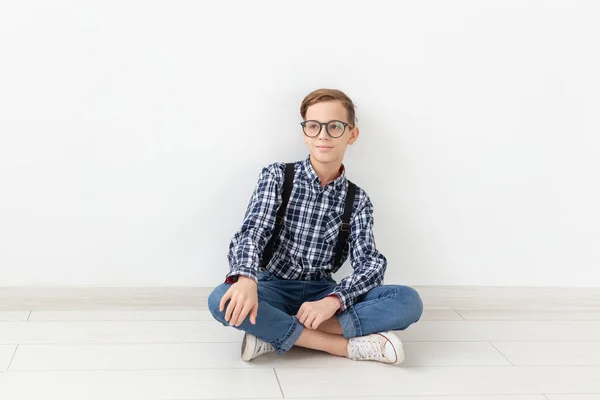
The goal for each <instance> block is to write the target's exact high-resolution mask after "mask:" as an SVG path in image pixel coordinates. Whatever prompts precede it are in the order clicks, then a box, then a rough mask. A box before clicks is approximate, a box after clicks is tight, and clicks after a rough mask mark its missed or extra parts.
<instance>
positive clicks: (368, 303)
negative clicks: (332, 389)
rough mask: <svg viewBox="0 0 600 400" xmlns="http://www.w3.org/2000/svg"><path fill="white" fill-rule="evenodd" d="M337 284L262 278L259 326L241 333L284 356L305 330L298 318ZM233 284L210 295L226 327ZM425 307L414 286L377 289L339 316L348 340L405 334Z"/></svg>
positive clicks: (265, 275)
mask: <svg viewBox="0 0 600 400" xmlns="http://www.w3.org/2000/svg"><path fill="white" fill-rule="evenodd" d="M336 285H337V283H336V281H335V280H333V278H328V279H324V280H320V281H297V280H287V279H280V278H278V277H276V276H275V275H273V274H272V273H271V272H269V271H267V270H261V271H260V272H259V274H258V313H257V317H256V325H253V324H252V323H251V322H250V320H249V318H248V317H246V318H245V319H244V322H242V324H241V325H240V326H238V327H235V328H236V329H239V330H242V331H245V332H249V333H251V334H253V335H254V336H256V337H258V338H259V339H261V340H263V341H265V342H268V343H271V344H272V345H273V346H274V347H275V350H276V351H277V353H278V354H283V353H285V352H287V351H288V350H289V349H291V348H292V346H293V345H294V343H296V341H297V340H298V338H299V337H300V334H301V333H302V331H303V329H304V326H303V325H302V324H300V322H298V319H297V318H296V316H295V315H296V314H297V313H298V310H299V308H300V306H301V305H302V303H304V302H307V301H317V300H320V299H322V298H324V297H325V296H327V295H328V294H330V293H331V292H332V291H333V289H334V287H335V286H336ZM230 287H231V284H229V283H223V284H221V285H219V286H217V288H216V289H215V290H213V292H212V293H211V294H210V296H209V298H208V308H209V310H210V312H211V313H212V315H213V316H214V317H215V319H216V320H217V321H219V322H220V323H222V324H223V325H225V326H229V323H228V322H227V321H226V320H225V310H223V311H222V312H221V311H219V304H220V302H221V298H222V297H223V295H224V294H225V292H227V290H229V288H230ZM422 313H423V303H422V301H421V298H420V296H419V294H418V293H417V291H416V290H414V289H413V288H410V287H408V286H395V285H383V286H378V287H376V288H373V289H371V290H370V291H369V292H368V293H366V294H364V295H362V296H361V297H360V298H359V299H358V301H357V302H356V303H355V304H354V305H353V306H351V307H349V308H348V309H347V310H346V311H344V312H343V313H340V314H337V315H336V316H335V317H337V319H338V321H339V323H340V325H341V327H342V331H343V335H344V337H346V338H352V337H357V336H364V335H369V334H371V333H377V332H384V331H389V330H404V329H406V328H408V327H409V326H410V325H412V324H414V323H415V322H417V321H418V320H419V319H420V318H421V314H422Z"/></svg>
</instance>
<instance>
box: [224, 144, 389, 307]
mask: <svg viewBox="0 0 600 400" xmlns="http://www.w3.org/2000/svg"><path fill="white" fill-rule="evenodd" d="M284 176H285V163H282V162H276V163H273V164H270V165H268V166H266V167H264V168H263V169H262V171H261V173H260V176H259V179H258V183H257V185H256V187H255V190H254V193H253V194H252V197H251V199H250V203H249V205H248V208H247V210H246V213H245V216H244V220H243V223H242V227H241V228H240V229H239V230H238V231H237V232H236V233H235V235H234V236H233V239H232V240H231V243H230V245H229V253H228V256H227V258H228V260H229V266H230V272H229V273H228V274H227V280H230V279H231V278H232V277H234V276H237V275H243V276H246V277H249V278H252V279H254V280H257V270H258V266H259V263H260V260H261V256H262V253H263V250H264V248H265V247H266V245H267V242H268V241H269V239H270V237H271V235H272V231H273V227H274V225H275V218H276V215H277V209H278V208H279V205H280V204H281V202H282V194H283V181H284ZM347 191H348V181H347V179H346V171H345V167H344V166H343V165H342V167H341V176H340V177H338V178H337V179H336V180H335V181H333V182H330V183H329V184H327V185H326V186H325V187H322V186H321V182H320V179H319V177H318V176H317V174H316V172H315V170H314V169H313V167H312V165H311V163H310V156H308V157H306V159H304V160H302V161H297V162H296V163H295V172H294V185H293V189H292V193H291V195H290V199H289V202H288V207H287V211H286V215H285V218H284V225H283V227H282V229H281V234H280V239H281V242H280V244H279V245H277V243H276V244H275V246H274V248H273V257H272V258H271V260H270V262H269V264H268V265H267V266H266V269H267V270H268V271H269V272H271V273H273V274H274V275H275V276H277V277H279V278H282V279H294V280H319V279H323V278H326V277H328V276H330V275H331V274H332V273H334V272H336V271H337V270H338V269H339V267H340V266H341V265H340V266H338V267H337V268H335V267H334V265H333V263H334V258H335V247H336V244H337V239H338V235H339V232H340V226H341V223H342V216H343V212H344V203H345V200H346V193H347ZM350 225H351V228H350V238H349V245H346V246H345V248H344V250H343V252H342V261H341V263H342V264H343V263H344V262H345V261H346V259H347V258H348V254H350V263H351V265H352V268H353V269H354V272H353V273H352V274H351V275H349V276H347V277H346V278H344V279H342V280H341V281H340V282H339V284H337V286H336V287H335V288H334V290H333V292H332V293H331V294H333V295H337V296H338V297H339V299H340V301H341V304H342V305H341V308H340V310H339V312H342V311H345V310H346V309H347V308H348V307H350V306H351V305H353V304H354V303H355V302H356V301H357V298H358V297H359V296H361V295H362V294H365V293H367V292H368V291H369V290H371V289H372V288H374V287H376V286H379V285H381V284H382V283H383V275H384V273H385V270H386V267H387V259H386V258H385V257H384V255H383V254H381V253H380V252H379V251H378V250H377V248H376V246H375V238H374V236H373V204H372V203H371V200H370V199H369V196H368V195H367V193H366V192H365V191H364V190H362V189H361V188H359V187H358V186H357V191H356V195H355V198H354V209H353V211H352V215H351V218H350Z"/></svg>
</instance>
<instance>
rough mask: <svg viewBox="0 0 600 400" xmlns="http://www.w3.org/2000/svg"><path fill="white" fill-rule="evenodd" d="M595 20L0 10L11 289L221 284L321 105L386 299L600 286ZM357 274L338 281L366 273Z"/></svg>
mask: <svg viewBox="0 0 600 400" xmlns="http://www.w3.org/2000/svg"><path fill="white" fill-rule="evenodd" d="M599 16H600V5H599V3H598V2H594V1H591V0H590V1H587V2H585V1H573V0H568V1H567V0H565V1H542V0H540V1H521V0H519V1H506V0H501V1H500V0H498V1H481V0H477V1H475V0H473V1H465V0H461V1H418V2H417V1H394V2H392V1H390V2H387V1H373V0H369V1H306V0H303V1H285V2H284V1H251V2H250V1H227V2H216V1H210V2H208V1H207V2H202V1H132V0H119V1H102V2H100V1H98V2H83V1H62V0H61V1H53V2H47V1H41V0H37V1H28V2H3V3H2V5H0V286H71V285H74V286H212V285H216V284H218V283H220V282H222V280H223V277H224V275H225V273H226V271H227V268H228V265H227V258H226V254H227V250H228V245H229V240H230V239H231V237H232V235H233V234H234V232H235V230H236V229H238V227H239V226H240V224H241V220H242V217H243V214H244V212H245V209H246V206H247V203H248V200H249V199H250V195H251V193H252V190H253V188H254V185H255V183H256V179H257V177H258V174H259V172H260V169H261V168H262V166H264V165H266V164H269V163H271V162H274V161H295V160H299V159H302V158H304V157H305V156H306V155H307V154H308V152H307V151H308V150H307V148H306V147H305V144H304V142H303V140H302V132H301V130H300V126H299V122H300V121H301V118H300V115H299V107H300V102H301V101H302V99H303V97H304V96H305V95H306V94H308V93H309V92H310V91H312V90H314V89H317V88H321V87H331V88H338V89H341V90H343V91H345V92H346V93H347V94H348V95H349V96H350V97H351V98H352V99H353V100H354V101H355V103H356V104H357V107H358V109H357V116H358V118H359V127H360V129H361V136H360V138H359V140H358V142H357V143H356V144H355V145H354V146H351V147H349V148H348V151H347V153H346V158H345V165H346V168H347V172H348V176H349V178H350V179H351V180H353V181H354V182H356V183H357V184H358V185H359V186H361V187H363V188H364V189H365V190H367V192H368V193H369V195H370V197H371V199H372V201H373V203H374V205H375V237H376V239H377V245H378V247H379V249H380V250H381V251H382V252H383V253H384V254H385V255H386V256H387V258H388V260H389V266H388V274H387V280H386V283H404V284H411V285H412V284H414V285H493V286H496V285H514V286H594V285H595V286H598V285H600V268H599V267H600V207H599V204H600V176H599V175H600V122H599V119H600V117H599V110H600V95H599V93H600V74H599V73H598V71H600V55H599V54H600V52H599V51H598V48H599V47H598V38H600V24H598V19H599ZM349 270H350V269H349V264H346V265H345V267H344V272H348V271H349Z"/></svg>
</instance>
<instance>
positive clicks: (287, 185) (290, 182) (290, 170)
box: [260, 163, 294, 268]
mask: <svg viewBox="0 0 600 400" xmlns="http://www.w3.org/2000/svg"><path fill="white" fill-rule="evenodd" d="M293 187H294V163H287V164H285V177H284V181H283V195H282V202H281V205H280V206H279V209H278V210H277V217H276V218H275V227H274V228H273V234H272V235H271V239H269V243H267V246H266V247H265V250H264V252H263V256H262V260H261V262H260V266H261V267H262V268H265V267H266V266H267V265H268V264H269V261H270V260H271V257H272V256H273V247H274V245H275V242H276V241H278V240H279V234H280V233H281V228H282V227H283V219H284V217H285V211H286V209H287V205H288V202H289V200H290V195H291V194H292V188H293Z"/></svg>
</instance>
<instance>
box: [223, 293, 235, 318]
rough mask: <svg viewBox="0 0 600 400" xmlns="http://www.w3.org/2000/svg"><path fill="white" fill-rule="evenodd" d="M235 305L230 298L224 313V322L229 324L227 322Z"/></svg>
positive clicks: (233, 300)
mask: <svg viewBox="0 0 600 400" xmlns="http://www.w3.org/2000/svg"><path fill="white" fill-rule="evenodd" d="M236 305H237V301H236V300H235V299H234V298H232V299H231V301H230V302H229V304H228V305H227V311H225V321H227V322H229V320H230V319H231V314H232V313H233V310H235V306H236Z"/></svg>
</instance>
